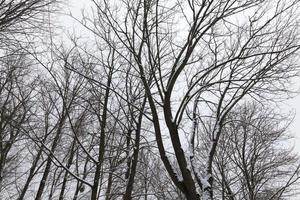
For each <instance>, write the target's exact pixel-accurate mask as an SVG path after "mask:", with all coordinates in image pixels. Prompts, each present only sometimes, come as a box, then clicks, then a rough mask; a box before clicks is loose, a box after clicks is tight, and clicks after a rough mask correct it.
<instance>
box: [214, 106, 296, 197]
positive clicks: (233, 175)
mask: <svg viewBox="0 0 300 200" xmlns="http://www.w3.org/2000/svg"><path fill="white" fill-rule="evenodd" d="M288 125H289V120H288V119H287V118H286V117H281V116H280V115H279V114H277V113H275V112H274V111H272V110H271V109H267V108H266V107H262V106H259V105H257V104H246V105H242V106H238V107H237V108H236V109H234V111H232V112H231V113H230V114H229V116H228V118H227V119H226V122H225V124H224V129H223V131H224V134H223V135H222V138H221V139H220V146H219V148H218V152H217V154H216V159H215V162H214V169H215V171H216V173H215V175H216V185H215V188H216V191H218V190H219V191H220V192H218V194H219V198H221V199H284V197H286V196H287V195H288V194H289V189H290V188H291V187H292V185H293V184H294V183H296V181H297V180H298V179H299V169H298V166H297V164H298V161H299V159H298V157H296V155H295V154H294V153H293V152H292V151H291V149H290V148H289V147H287V146H286V144H288V142H287V141H289V140H290V139H291V138H290V137H289V136H288V135H287V131H288Z"/></svg>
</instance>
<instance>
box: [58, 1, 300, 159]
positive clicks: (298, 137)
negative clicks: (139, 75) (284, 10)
mask: <svg viewBox="0 0 300 200" xmlns="http://www.w3.org/2000/svg"><path fill="white" fill-rule="evenodd" d="M68 1H69V3H66V4H69V6H68V5H66V9H65V12H68V13H69V12H70V11H71V12H72V15H73V16H76V17H80V16H81V9H82V8H89V7H90V5H91V4H90V2H91V1H89V0H88V1H87V0H68ZM60 21H61V24H62V25H63V26H64V27H67V29H69V31H70V32H72V31H75V32H76V33H80V32H81V31H82V30H84V29H81V27H78V26H76V25H75V26H74V24H76V23H75V22H74V20H73V19H71V18H70V17H67V16H64V17H62V18H61V20H60ZM72 27H73V28H72ZM74 27H75V28H74ZM294 82H295V84H298V86H297V87H298V88H300V78H297V79H296V80H295V81H294ZM299 91H300V90H299ZM284 104H285V106H283V107H284V110H283V112H284V113H287V112H288V111H293V112H294V113H295V114H296V115H295V118H294V121H293V123H292V124H291V126H290V132H291V133H292V134H293V135H294V136H295V139H294V145H295V151H296V152H298V153H299V155H300V95H297V96H296V97H295V98H293V99H289V100H288V101H286V102H285V103H284Z"/></svg>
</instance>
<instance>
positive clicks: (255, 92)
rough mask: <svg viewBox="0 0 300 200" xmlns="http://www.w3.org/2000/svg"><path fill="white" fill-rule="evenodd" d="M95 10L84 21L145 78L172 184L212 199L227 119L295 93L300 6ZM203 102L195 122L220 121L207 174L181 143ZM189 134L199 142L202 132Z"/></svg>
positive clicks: (155, 5)
mask: <svg viewBox="0 0 300 200" xmlns="http://www.w3.org/2000/svg"><path fill="white" fill-rule="evenodd" d="M93 3H94V5H95V12H94V16H95V18H94V19H93V18H92V19H91V18H88V15H85V16H84V19H83V20H82V21H81V22H82V24H83V25H84V26H85V27H87V28H88V29H89V30H91V31H92V32H93V33H94V34H95V35H96V36H97V37H98V39H99V41H105V42H106V43H107V45H110V46H111V48H113V49H114V50H115V52H116V53H117V54H118V55H119V56H120V57H121V58H120V60H122V62H123V63H127V64H128V65H130V66H131V67H132V68H134V69H136V71H137V72H138V73H139V78H140V80H141V81H142V83H143V89H144V90H145V92H146V96H147V103H148V105H149V107H150V109H151V118H152V123H153V129H154V132H155V137H156V142H157V147H158V149H159V153H160V157H161V159H162V161H163V163H164V166H165V168H166V170H167V172H168V174H169V176H170V178H171V179H172V181H173V183H174V184H175V185H176V187H178V188H179V189H180V190H181V192H182V193H184V195H185V197H186V198H187V199H200V198H202V199H213V160H214V158H215V154H216V152H217V146H218V144H219V139H220V137H221V135H222V132H223V131H222V129H223V126H224V122H225V119H226V117H227V115H228V113H229V112H230V111H231V110H232V109H233V108H234V107H235V105H237V104H238V103H239V102H240V101H242V100H243V99H246V98H253V99H257V100H258V101H262V100H267V99H270V97H271V96H270V95H274V94H282V93H284V92H288V90H287V88H286V86H287V83H288V82H287V81H288V80H289V78H291V77H293V76H295V75H296V73H297V70H298V66H297V65H296V63H295V56H294V55H295V53H296V52H297V51H298V49H299V41H298V35H299V34H298V28H297V23H298V20H297V18H296V15H297V14H296V11H297V7H298V1H290V2H286V1H281V0H278V1H267V0H266V1H246V0H245V1H169V2H166V1H148V0H147V1H146V0H144V1H142V0H126V1H112V2H108V1H99V2H98V1H93ZM271 7H272V9H271ZM237 18H238V19H240V20H236V19H237ZM107 31H109V32H110V33H111V35H113V36H112V37H110V38H114V40H113V41H112V40H109V39H107V37H106V36H105V34H106V33H107ZM150 80H153V81H150ZM196 96H198V97H197V106H196V108H199V109H200V108H201V112H200V113H197V114H195V115H197V118H200V119H201V120H204V121H205V120H207V119H208V118H209V119H213V125H212V127H214V128H213V129H210V133H209V135H208V136H207V137H208V138H209V140H208V143H207V144H206V146H208V147H209V151H208V152H202V153H203V154H206V155H205V156H204V157H206V161H205V163H204V164H203V165H202V168H201V169H199V167H198V166H191V165H193V164H194V162H193V161H192V160H193V159H195V158H194V156H193V155H192V154H191V152H193V151H194V150H193V147H194V144H193V143H194V142H195V141H194V140H193V139H192V140H190V141H188V140H185V139H182V137H181V135H184V133H186V132H187V130H186V129H187V128H189V129H192V128H191V126H192V125H191V122H192V121H193V120H189V118H188V115H186V111H188V110H189V107H191V101H192V100H195V97H196ZM272 97H274V96H272ZM160 115H162V117H160ZM161 119H163V121H162V120H161ZM195 123H197V122H195ZM188 124H190V125H188ZM163 127H167V131H165V129H164V128H163ZM206 128H207V127H206ZM186 134H187V135H189V136H191V138H194V137H195V136H194V134H196V133H195V131H193V130H192V131H191V132H189V133H186ZM164 135H168V136H169V137H170V142H171V144H172V151H173V152H174V154H175V158H176V165H178V167H179V169H180V173H176V172H175V170H174V167H173V166H172V164H171V163H170V159H169V158H168V156H167V155H166V149H165V147H164V143H165V141H164V140H163V136H164ZM187 146H190V147H191V150H187V151H189V153H187V151H186V150H185V149H188V148H186V147H187ZM198 191H200V193H199V192H198Z"/></svg>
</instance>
